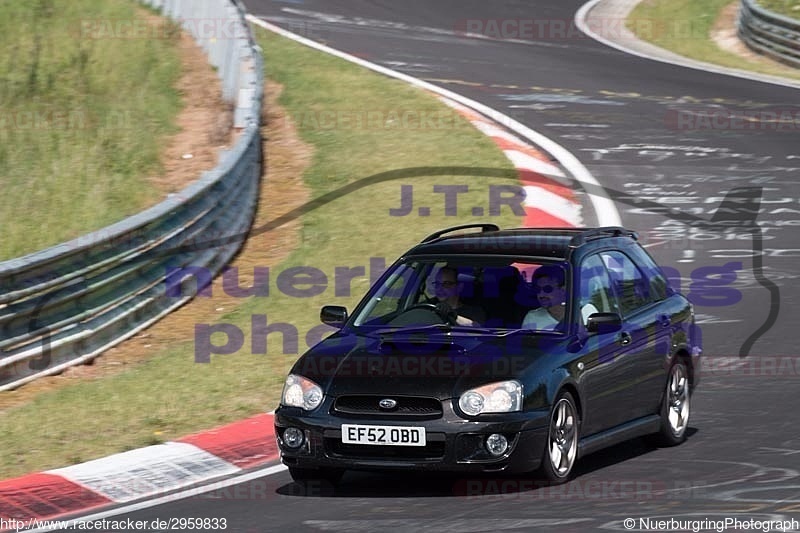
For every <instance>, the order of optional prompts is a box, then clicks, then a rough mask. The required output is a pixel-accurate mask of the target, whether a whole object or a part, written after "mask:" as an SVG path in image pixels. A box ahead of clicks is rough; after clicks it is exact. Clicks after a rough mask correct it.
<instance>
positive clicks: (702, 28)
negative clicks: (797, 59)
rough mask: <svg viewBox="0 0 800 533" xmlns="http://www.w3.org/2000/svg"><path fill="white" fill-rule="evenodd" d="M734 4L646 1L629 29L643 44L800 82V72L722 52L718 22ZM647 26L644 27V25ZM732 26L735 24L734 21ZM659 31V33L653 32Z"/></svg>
mask: <svg viewBox="0 0 800 533" xmlns="http://www.w3.org/2000/svg"><path fill="white" fill-rule="evenodd" d="M730 4H731V0H644V1H643V2H641V3H639V4H638V5H637V6H636V8H635V9H634V10H633V11H632V12H631V14H630V15H629V16H628V21H627V26H628V28H629V29H630V30H631V31H632V32H633V33H635V34H636V36H637V37H639V38H640V39H642V40H643V41H647V42H650V43H653V44H655V45H657V46H660V47H661V48H665V49H667V50H670V51H672V52H675V53H677V54H680V55H682V56H686V57H689V58H692V59H697V60H700V61H706V62H709V63H714V64H717V65H722V66H724V67H731V68H738V69H744V70H750V71H753V72H759V73H762V74H770V75H773V76H783V77H788V78H795V79H800V71H798V70H797V69H792V68H790V67H788V66H783V65H780V64H778V63H776V62H773V61H768V60H766V59H762V58H761V57H759V56H755V54H753V55H754V58H753V59H748V58H745V57H742V56H741V55H739V54H736V53H733V52H729V51H727V50H723V49H722V48H720V47H719V46H718V45H717V43H715V42H714V40H713V39H712V38H711V31H712V28H714V24H715V22H716V21H717V20H718V19H719V18H720V16H721V14H722V12H723V10H724V9H725V8H726V6H728V5H730ZM643 21H644V22H646V23H642V22H643ZM730 24H731V25H733V24H735V21H734V20H731V21H730ZM654 28H658V29H659V31H653V29H654Z"/></svg>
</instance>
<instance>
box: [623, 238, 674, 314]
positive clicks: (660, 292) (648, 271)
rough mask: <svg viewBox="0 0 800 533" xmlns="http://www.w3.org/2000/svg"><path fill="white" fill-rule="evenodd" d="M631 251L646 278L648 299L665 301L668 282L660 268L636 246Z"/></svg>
mask: <svg viewBox="0 0 800 533" xmlns="http://www.w3.org/2000/svg"><path fill="white" fill-rule="evenodd" d="M631 251H632V252H633V259H634V260H635V261H636V263H637V264H638V265H639V267H640V268H641V269H642V272H644V275H645V277H646V278H647V282H648V285H649V286H650V299H651V300H652V301H660V300H663V299H665V298H666V297H667V288H668V287H669V282H668V281H667V278H666V276H664V273H663V272H662V271H661V268H660V267H659V266H658V265H657V264H656V262H655V261H653V258H651V257H650V255H649V254H648V253H647V252H645V251H644V250H643V249H641V248H639V247H638V246H637V247H634V248H633V249H632V250H631Z"/></svg>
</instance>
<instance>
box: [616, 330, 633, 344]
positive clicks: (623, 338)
mask: <svg viewBox="0 0 800 533" xmlns="http://www.w3.org/2000/svg"><path fill="white" fill-rule="evenodd" d="M632 340H633V337H631V334H630V333H628V332H627V331H623V332H622V333H620V334H619V343H620V344H621V345H623V346H627V345H628V344H630V343H631V341H632Z"/></svg>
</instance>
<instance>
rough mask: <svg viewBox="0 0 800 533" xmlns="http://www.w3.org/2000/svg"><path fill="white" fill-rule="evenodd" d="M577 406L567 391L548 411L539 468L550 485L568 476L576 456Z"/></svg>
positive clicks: (578, 423)
mask: <svg viewBox="0 0 800 533" xmlns="http://www.w3.org/2000/svg"><path fill="white" fill-rule="evenodd" d="M579 425H580V420H579V419H578V408H577V407H576V404H575V399H574V398H573V397H572V394H570V393H569V392H566V391H563V392H561V393H560V394H559V395H558V398H557V399H556V401H555V403H554V404H553V409H552V410H551V411H550V426H549V430H548V435H547V442H546V446H545V450H544V454H543V456H542V464H541V466H540V467H539V472H540V477H541V478H543V479H544V480H545V481H548V482H550V483H553V484H559V483H564V482H565V481H567V480H568V479H569V476H570V473H571V472H572V467H573V466H574V465H575V459H576V457H577V455H578V437H579Z"/></svg>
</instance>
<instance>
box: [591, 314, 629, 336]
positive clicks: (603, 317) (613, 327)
mask: <svg viewBox="0 0 800 533" xmlns="http://www.w3.org/2000/svg"><path fill="white" fill-rule="evenodd" d="M621 329H622V317H620V316H619V315H618V314H617V313H592V314H591V315H589V320H588V321H587V323H586V330H587V331H588V332H589V333H613V332H615V331H619V330H621Z"/></svg>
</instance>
